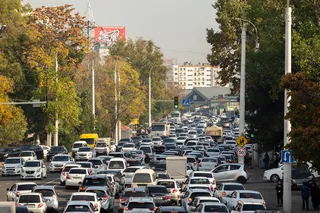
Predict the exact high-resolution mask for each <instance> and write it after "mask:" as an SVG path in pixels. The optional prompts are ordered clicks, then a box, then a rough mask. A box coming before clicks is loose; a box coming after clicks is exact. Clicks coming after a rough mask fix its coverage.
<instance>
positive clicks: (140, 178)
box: [132, 173, 151, 183]
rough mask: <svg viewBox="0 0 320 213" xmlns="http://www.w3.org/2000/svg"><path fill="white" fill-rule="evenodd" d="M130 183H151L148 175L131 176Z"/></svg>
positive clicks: (137, 174)
mask: <svg viewBox="0 0 320 213" xmlns="http://www.w3.org/2000/svg"><path fill="white" fill-rule="evenodd" d="M132 182H134V183H150V182H151V177H150V174H143V173H136V174H135V175H134V176H133V180H132Z"/></svg>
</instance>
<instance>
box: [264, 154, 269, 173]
mask: <svg viewBox="0 0 320 213" xmlns="http://www.w3.org/2000/svg"><path fill="white" fill-rule="evenodd" d="M263 162H264V169H265V170H267V169H268V168H269V155H268V152H266V153H265V154H264V157H263Z"/></svg>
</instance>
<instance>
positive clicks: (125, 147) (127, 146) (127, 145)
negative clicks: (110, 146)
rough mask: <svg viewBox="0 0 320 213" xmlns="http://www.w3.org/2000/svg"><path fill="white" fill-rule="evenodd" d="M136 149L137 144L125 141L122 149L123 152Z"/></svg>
mask: <svg viewBox="0 0 320 213" xmlns="http://www.w3.org/2000/svg"><path fill="white" fill-rule="evenodd" d="M135 150H137V149H136V145H135V144H134V143H125V144H123V146H122V148H121V151H122V152H131V151H135Z"/></svg>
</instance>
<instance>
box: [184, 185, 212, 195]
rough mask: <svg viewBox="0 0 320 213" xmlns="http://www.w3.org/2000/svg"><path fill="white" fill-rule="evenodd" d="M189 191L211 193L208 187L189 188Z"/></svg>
mask: <svg viewBox="0 0 320 213" xmlns="http://www.w3.org/2000/svg"><path fill="white" fill-rule="evenodd" d="M202 186H203V185H202ZM189 192H191V193H194V192H208V193H210V192H209V191H208V190H207V189H189Z"/></svg>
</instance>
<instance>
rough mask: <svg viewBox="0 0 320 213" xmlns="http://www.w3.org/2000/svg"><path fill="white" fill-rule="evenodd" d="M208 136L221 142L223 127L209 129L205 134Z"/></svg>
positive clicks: (214, 126)
mask: <svg viewBox="0 0 320 213" xmlns="http://www.w3.org/2000/svg"><path fill="white" fill-rule="evenodd" d="M204 134H205V135H206V136H210V137H212V139H214V140H215V139H216V140H220V139H221V137H222V135H223V130H222V127H218V126H216V125H213V126H211V127H208V128H207V129H206V131H205V133H204Z"/></svg>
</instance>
